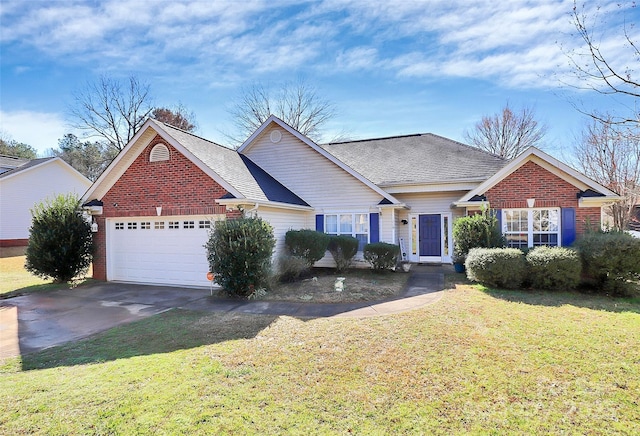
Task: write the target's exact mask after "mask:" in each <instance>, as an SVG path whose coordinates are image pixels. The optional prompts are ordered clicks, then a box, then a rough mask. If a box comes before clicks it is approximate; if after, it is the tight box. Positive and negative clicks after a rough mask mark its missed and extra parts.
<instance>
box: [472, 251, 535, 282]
mask: <svg viewBox="0 0 640 436" xmlns="http://www.w3.org/2000/svg"><path fill="white" fill-rule="evenodd" d="M465 267H466V270H467V277H468V278H469V280H474V281H476V282H480V283H482V284H483V285H488V286H493V287H498V288H507V289H517V288H519V287H520V285H521V284H522V281H523V280H524V277H525V273H526V265H525V260H524V256H523V254H522V252H521V251H520V250H518V249H516V248H472V249H471V250H470V251H469V254H468V255H467V260H466V262H465Z"/></svg>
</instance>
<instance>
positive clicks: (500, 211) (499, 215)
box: [494, 209, 504, 235]
mask: <svg viewBox="0 0 640 436" xmlns="http://www.w3.org/2000/svg"><path fill="white" fill-rule="evenodd" d="M494 211H495V214H496V218H497V219H498V229H500V234H501V235H503V234H504V232H503V231H502V209H494Z"/></svg>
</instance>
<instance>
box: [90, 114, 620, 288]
mask: <svg viewBox="0 0 640 436" xmlns="http://www.w3.org/2000/svg"><path fill="white" fill-rule="evenodd" d="M84 199H85V201H86V206H87V209H88V210H89V211H90V212H91V213H92V214H93V220H94V222H95V223H96V224H97V226H98V231H97V233H96V234H95V243H96V246H97V251H96V254H95V257H94V267H93V270H94V277H95V278H97V279H101V280H117V281H128V282H138V283H154V284H167V285H183V286H184V285H187V286H207V285H208V282H207V279H206V273H207V271H208V264H207V259H206V256H205V249H204V247H203V245H204V243H205V241H206V239H207V235H208V232H209V229H210V228H211V226H212V222H214V221H216V220H222V219H227V218H232V217H237V216H239V215H240V210H243V211H245V213H255V214H257V215H259V216H261V217H263V218H264V219H265V220H267V221H268V222H270V223H271V225H272V226H273V228H274V232H275V236H276V239H277V244H276V249H275V253H274V259H277V257H278V256H279V255H281V254H282V252H283V249H284V235H285V233H286V232H287V231H288V230H290V229H303V228H311V229H316V230H319V231H322V232H325V233H329V234H334V235H336V234H347V235H352V236H354V237H356V238H357V239H359V240H360V243H361V246H364V244H366V243H368V242H377V241H383V242H389V243H394V244H400V245H401V247H402V251H403V257H404V258H406V260H408V261H411V262H437V263H440V262H444V263H448V262H451V261H452V255H453V235H452V227H453V221H454V220H455V219H456V218H458V217H461V216H464V215H466V214H469V213H475V212H477V211H479V210H482V208H483V207H491V208H493V209H496V210H497V211H498V215H499V218H500V221H501V225H502V228H503V231H504V233H505V234H506V237H507V239H508V241H509V244H510V245H512V246H517V247H531V246H536V245H569V244H571V243H572V242H573V240H574V239H575V238H576V236H577V235H579V234H580V233H582V232H583V231H584V229H585V225H586V224H588V223H590V224H591V225H598V223H599V222H600V220H601V213H602V207H603V205H606V204H608V203H611V202H612V201H616V200H617V199H618V196H617V195H616V194H615V193H613V192H611V191H610V190H608V189H607V188H605V187H604V186H601V185H599V184H598V183H596V182H594V181H593V180H590V179H589V178H587V177H585V176H584V175H582V174H580V173H579V172H577V171H575V170H573V169H572V168H570V167H568V166H567V165H565V164H563V163H561V162H559V161H558V160H556V159H554V158H553V157H551V156H549V155H547V154H545V153H544V152H542V151H540V150H537V149H535V148H530V149H528V150H527V151H525V152H524V153H522V154H521V155H520V156H518V157H517V158H515V159H513V160H510V161H509V160H505V159H502V158H500V157H498V156H495V155H492V154H490V153H486V152H484V151H481V150H478V149H476V148H473V147H470V146H468V145H465V144H461V143H459V142H456V141H452V140H449V139H446V138H443V137H440V136H437V135H433V134H430V133H427V134H419V135H406V136H397V137H390V138H379V139H370V140H361V141H350V142H342V143H331V144H324V145H319V144H316V143H314V142H313V141H311V140H310V139H309V138H307V137H306V136H304V135H302V134H301V133H300V132H298V131H296V130H295V129H293V128H292V127H290V126H289V125H287V124H286V123H284V122H283V121H282V120H280V119H278V118H277V117H275V116H271V117H270V118H269V119H268V120H266V121H265V122H264V124H262V125H261V126H260V127H259V128H258V129H257V130H256V131H255V132H254V133H253V134H252V135H251V136H250V137H249V138H248V139H247V140H246V141H245V142H244V143H243V144H242V145H241V146H240V148H238V149H237V150H232V149H230V148H227V147H224V146H221V145H218V144H215V143H213V142H211V141H208V140H206V139H203V138H200V137H198V136H196V135H193V134H190V133H187V132H184V131H182V130H179V129H176V128H174V127H171V126H168V125H166V124H163V123H160V122H158V121H155V120H148V121H147V122H146V123H145V125H144V126H143V127H142V128H141V129H140V131H139V132H138V133H137V134H136V135H135V137H134V138H133V139H132V140H131V142H130V143H129V144H128V145H127V146H126V147H125V148H124V150H123V151H122V152H121V153H120V154H119V155H118V156H117V157H116V159H115V160H114V161H113V162H112V163H111V165H110V166H109V167H108V168H107V170H106V171H105V172H104V173H103V174H102V175H101V176H100V177H99V178H98V179H97V180H96V182H95V183H94V184H93V185H92V186H91V188H90V189H89V190H88V191H87V193H86V194H85V197H84ZM332 262H333V261H332V259H331V258H330V256H327V257H325V258H324V259H322V260H320V261H319V262H318V265H319V266H330V265H331V264H332Z"/></svg>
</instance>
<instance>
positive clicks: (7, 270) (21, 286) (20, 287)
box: [0, 254, 91, 299]
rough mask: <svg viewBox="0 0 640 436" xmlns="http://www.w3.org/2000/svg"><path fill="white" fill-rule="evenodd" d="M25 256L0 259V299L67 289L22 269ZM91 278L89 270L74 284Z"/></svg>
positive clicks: (63, 285) (64, 285) (66, 286)
mask: <svg viewBox="0 0 640 436" xmlns="http://www.w3.org/2000/svg"><path fill="white" fill-rule="evenodd" d="M25 259H26V256H24V255H23V254H19V255H16V256H8V257H0V299H3V298H10V297H16V296H18V295H23V294H27V293H32V292H42V291H47V290H52V289H62V288H68V287H69V285H68V284H54V283H52V281H51V280H43V279H41V278H40V277H37V276H34V275H33V274H31V273H30V272H28V271H27V270H26V269H24V262H25ZM89 277H91V269H90V270H89V272H88V273H87V275H86V277H80V278H78V281H77V283H76V284H79V283H82V282H84V281H86V280H88V278H89Z"/></svg>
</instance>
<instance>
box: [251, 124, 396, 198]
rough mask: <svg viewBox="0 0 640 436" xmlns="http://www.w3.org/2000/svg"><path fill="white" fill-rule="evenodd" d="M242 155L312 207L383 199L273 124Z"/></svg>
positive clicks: (378, 193)
mask: <svg viewBox="0 0 640 436" xmlns="http://www.w3.org/2000/svg"><path fill="white" fill-rule="evenodd" d="M242 153H243V154H244V155H246V156H247V157H249V158H250V159H251V160H252V161H253V162H255V163H256V164H257V165H259V166H260V167H261V168H263V169H264V170H265V171H266V172H268V173H269V174H270V175H271V176H272V177H274V178H275V179H276V180H278V181H279V182H280V183H282V184H283V185H284V186H285V187H287V188H288V189H289V190H291V191H292V192H294V193H295V194H296V195H298V196H299V197H301V198H303V199H304V200H305V201H306V202H307V203H308V204H310V205H311V206H313V207H316V208H323V207H333V208H340V207H343V208H353V207H365V206H366V207H368V206H370V205H374V204H377V203H379V202H380V200H381V199H382V198H384V197H385V195H383V193H381V191H380V192H376V190H375V189H373V188H372V187H370V186H367V185H366V184H365V183H363V181H361V180H358V178H357V177H356V176H354V175H353V174H350V173H349V172H348V171H346V170H345V169H343V168H341V167H340V166H339V165H337V164H336V163H334V162H332V161H331V160H330V159H328V158H327V157H326V156H324V155H323V154H322V152H321V151H319V150H317V149H314V148H313V147H311V146H310V145H308V144H306V143H305V142H303V141H301V140H300V139H299V138H298V137H296V136H295V135H293V134H291V133H290V132H289V131H288V130H286V129H284V128H283V127H282V126H280V125H278V124H277V123H271V124H270V125H268V126H267V127H266V128H264V129H263V130H262V132H261V133H260V134H259V135H256V137H255V138H254V139H253V141H252V142H251V144H250V147H245V148H244V149H243V151H242ZM394 200H395V199H394Z"/></svg>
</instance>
